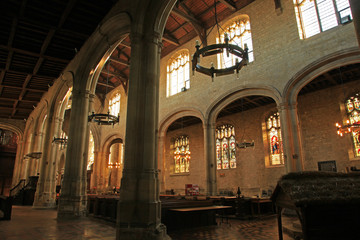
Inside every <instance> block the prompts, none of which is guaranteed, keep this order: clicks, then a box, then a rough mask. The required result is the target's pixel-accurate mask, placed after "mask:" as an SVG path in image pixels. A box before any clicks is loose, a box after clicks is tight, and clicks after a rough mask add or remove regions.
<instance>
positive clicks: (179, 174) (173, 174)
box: [170, 173, 190, 177]
mask: <svg viewBox="0 0 360 240" xmlns="http://www.w3.org/2000/svg"><path fill="white" fill-rule="evenodd" d="M189 175H190V173H171V174H170V177H178V176H189Z"/></svg>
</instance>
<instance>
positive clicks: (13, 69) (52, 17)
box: [0, 0, 359, 119]
mask: <svg viewBox="0 0 360 240" xmlns="http://www.w3.org/2000/svg"><path fill="white" fill-rule="evenodd" d="M253 1H255V0H215V1H214V0H178V2H177V3H176V5H175V7H174V9H173V11H172V12H171V14H170V16H169V18H168V21H167V23H166V27H165V30H164V35H163V49H162V56H166V55H167V54H169V53H170V52H172V51H173V50H174V49H176V48H178V47H179V46H181V45H182V44H184V43H186V42H188V41H189V40H191V39H193V38H194V37H196V36H198V39H199V40H201V42H202V43H203V44H204V45H206V34H205V32H206V31H208V30H209V29H211V28H212V27H213V26H214V25H215V6H216V12H217V19H218V21H221V20H223V19H225V17H227V16H228V15H230V14H231V13H233V12H235V11H237V10H239V9H241V8H243V7H245V6H247V5H248V4H250V3H251V2H253ZM116 2H117V0H102V1H98V0H47V1H43V0H2V1H0V9H2V10H3V11H2V14H1V15H0V21H1V24H0V71H1V72H0V118H11V119H27V118H28V116H29V114H30V113H31V112H32V110H33V109H34V108H35V107H36V106H37V104H38V103H39V101H40V99H41V97H42V96H43V94H44V93H45V92H47V91H48V88H49V86H51V85H52V84H53V83H54V81H55V79H57V78H58V77H59V76H60V74H61V72H62V71H63V70H64V68H65V67H66V66H67V65H68V64H69V62H70V61H71V60H72V59H73V58H74V56H75V54H76V53H77V51H79V50H80V49H81V47H82V46H83V44H84V43H85V41H86V40H87V39H88V38H89V37H90V35H91V34H92V33H93V32H94V31H95V29H96V27H97V26H98V24H99V23H100V21H101V20H102V19H103V17H104V16H105V15H106V14H107V13H108V12H109V10H110V9H111V8H112V7H113V6H114V4H115V3H116ZM4 9H5V11H4ZM130 44H131V41H130V38H129V37H126V38H125V39H124V40H123V41H122V43H121V44H120V45H119V46H118V47H117V48H116V50H115V51H114V52H113V54H112V56H111V57H110V60H109V61H108V62H107V64H106V65H105V67H104V68H103V70H102V73H101V74H100V77H99V80H98V85H97V88H96V94H97V96H99V98H101V99H104V96H105V94H106V93H108V92H109V91H111V90H112V89H114V88H116V87H117V86H122V87H124V89H125V91H127V87H128V81H129V66H130V63H131V59H130V56H131V48H130ZM351 71H356V72H357V73H356V74H355V75H358V72H359V70H358V68H357V69H353V70H351ZM334 74H336V73H334ZM329 75H330V77H329V76H324V79H326V81H329V79H331V75H332V72H329ZM330 81H331V80H330ZM324 84H325V83H324ZM320 85H321V84H320ZM317 86H318V85H312V86H311V87H309V88H312V89H316V87H317ZM245 101H249V104H250V105H251V102H254V101H259V104H261V101H264V102H266V101H268V99H267V98H263V100H261V97H259V96H255V100H254V99H252V98H248V99H245ZM227 111H228V112H231V111H232V110H227ZM233 111H235V110H233Z"/></svg>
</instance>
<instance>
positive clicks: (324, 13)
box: [294, 0, 352, 39]
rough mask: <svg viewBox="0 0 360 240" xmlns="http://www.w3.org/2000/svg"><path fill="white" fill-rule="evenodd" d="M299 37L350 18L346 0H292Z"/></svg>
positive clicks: (309, 34)
mask: <svg viewBox="0 0 360 240" xmlns="http://www.w3.org/2000/svg"><path fill="white" fill-rule="evenodd" d="M294 6H295V13H296V19H297V24H298V29H299V35H300V38H301V39H305V38H309V37H311V36H314V35H316V34H318V33H320V32H324V31H326V30H328V29H331V28H333V27H336V26H338V25H339V24H343V23H345V22H348V21H350V20H352V15H351V9H350V5H349V1H348V0H294Z"/></svg>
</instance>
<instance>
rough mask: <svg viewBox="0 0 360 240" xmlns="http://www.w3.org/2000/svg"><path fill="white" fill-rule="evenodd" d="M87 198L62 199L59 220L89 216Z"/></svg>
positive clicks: (60, 200)
mask: <svg viewBox="0 0 360 240" xmlns="http://www.w3.org/2000/svg"><path fill="white" fill-rule="evenodd" d="M86 202H87V199H86V197H85V196H84V197H61V196H60V199H59V207H58V214H57V218H58V219H69V218H78V217H83V216H87V209H86Z"/></svg>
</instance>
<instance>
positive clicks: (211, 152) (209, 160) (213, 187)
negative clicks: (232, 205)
mask: <svg viewBox="0 0 360 240" xmlns="http://www.w3.org/2000/svg"><path fill="white" fill-rule="evenodd" d="M203 131H204V158H205V161H206V173H207V174H206V175H207V191H206V194H207V195H209V196H212V195H216V194H217V180H216V152H215V149H216V148H215V126H214V125H213V124H211V123H205V124H204V129H203Z"/></svg>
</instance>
